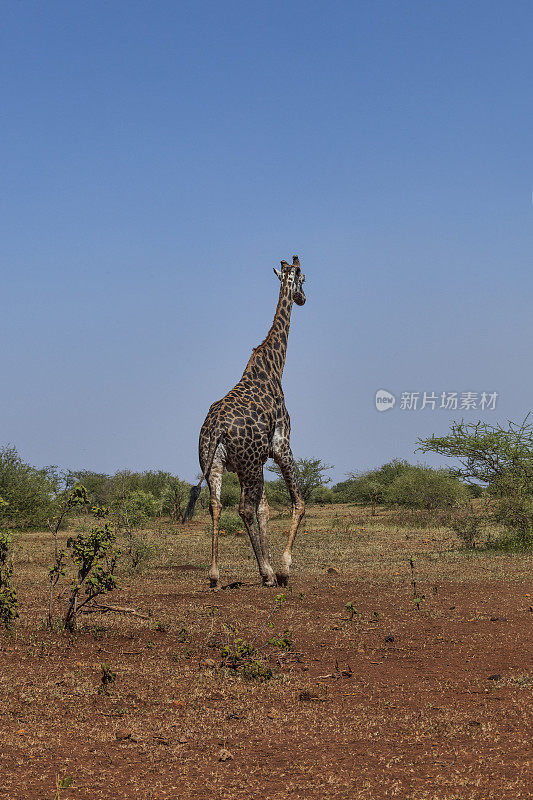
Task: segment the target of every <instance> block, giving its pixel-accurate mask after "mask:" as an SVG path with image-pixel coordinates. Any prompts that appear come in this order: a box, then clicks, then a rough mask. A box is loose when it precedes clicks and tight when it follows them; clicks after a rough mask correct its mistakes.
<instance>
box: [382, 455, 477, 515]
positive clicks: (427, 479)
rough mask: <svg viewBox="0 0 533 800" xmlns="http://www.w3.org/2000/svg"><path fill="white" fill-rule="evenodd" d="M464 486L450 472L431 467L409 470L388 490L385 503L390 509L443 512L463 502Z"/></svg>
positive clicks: (465, 496) (466, 492)
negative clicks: (394, 507)
mask: <svg viewBox="0 0 533 800" xmlns="http://www.w3.org/2000/svg"><path fill="white" fill-rule="evenodd" d="M467 497H468V490H467V488H466V486H465V485H464V484H463V483H461V481H459V480H458V478H456V477H455V476H454V475H452V474H451V473H450V471H449V470H444V469H432V468H431V467H425V466H416V467H410V468H409V469H408V470H406V471H405V472H403V473H402V474H401V475H399V476H398V477H397V478H395V479H394V480H393V481H392V483H390V485H389V486H388V487H387V490H386V492H385V500H386V502H387V503H388V504H390V505H400V506H407V507H408V508H425V509H427V510H428V511H431V510H432V509H435V508H446V507H449V506H453V505H454V504H457V503H461V502H464V501H465V500H466V499H467Z"/></svg>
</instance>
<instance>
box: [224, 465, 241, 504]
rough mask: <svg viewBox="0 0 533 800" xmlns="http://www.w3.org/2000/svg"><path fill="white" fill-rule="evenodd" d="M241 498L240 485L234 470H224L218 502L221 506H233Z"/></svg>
mask: <svg viewBox="0 0 533 800" xmlns="http://www.w3.org/2000/svg"><path fill="white" fill-rule="evenodd" d="M240 499H241V485H240V483H239V479H238V477H237V475H236V474H235V473H234V472H225V473H224V475H223V477H222V489H221V491H220V502H221V503H222V508H235V507H236V506H238V505H239V501H240Z"/></svg>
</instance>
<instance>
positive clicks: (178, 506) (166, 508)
mask: <svg viewBox="0 0 533 800" xmlns="http://www.w3.org/2000/svg"><path fill="white" fill-rule="evenodd" d="M190 490H191V487H190V485H189V484H188V483H187V482H186V481H181V480H180V479H179V478H176V477H174V475H171V476H170V478H169V479H168V480H167V482H166V484H165V486H164V488H163V491H162V492H161V511H162V513H163V514H168V515H169V517H170V518H171V519H172V520H173V521H174V522H177V521H178V520H179V519H181V515H182V510H183V506H184V505H185V504H186V503H187V501H188V499H189V492H190Z"/></svg>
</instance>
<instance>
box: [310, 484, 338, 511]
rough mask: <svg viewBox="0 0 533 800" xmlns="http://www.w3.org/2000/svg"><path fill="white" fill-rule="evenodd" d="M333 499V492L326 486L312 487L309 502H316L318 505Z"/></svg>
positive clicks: (330, 501)
mask: <svg viewBox="0 0 533 800" xmlns="http://www.w3.org/2000/svg"><path fill="white" fill-rule="evenodd" d="M334 499H335V495H334V494H333V492H332V490H331V489H330V488H329V487H327V486H317V488H316V489H314V491H313V494H312V495H311V502H312V503H316V504H317V505H319V506H325V505H328V504H330V503H333V502H334Z"/></svg>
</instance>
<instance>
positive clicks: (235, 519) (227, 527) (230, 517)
mask: <svg viewBox="0 0 533 800" xmlns="http://www.w3.org/2000/svg"><path fill="white" fill-rule="evenodd" d="M219 530H220V532H222V531H224V533H226V534H227V535H228V536H234V535H236V534H239V533H243V532H244V522H243V521H242V519H241V518H240V516H239V515H238V514H232V513H231V512H229V511H227V512H223V513H222V514H221V515H220V525H219Z"/></svg>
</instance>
